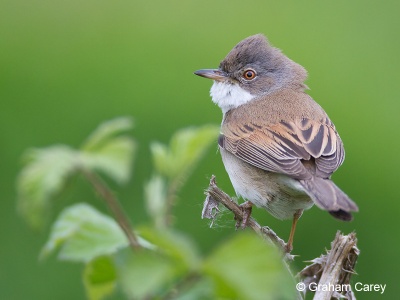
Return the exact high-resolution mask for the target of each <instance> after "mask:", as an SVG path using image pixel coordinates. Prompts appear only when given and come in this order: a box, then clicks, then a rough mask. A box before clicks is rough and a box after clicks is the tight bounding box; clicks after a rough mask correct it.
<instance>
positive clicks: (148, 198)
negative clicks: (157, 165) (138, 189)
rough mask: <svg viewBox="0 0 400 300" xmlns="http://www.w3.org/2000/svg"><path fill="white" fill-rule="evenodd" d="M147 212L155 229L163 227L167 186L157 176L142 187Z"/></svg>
mask: <svg viewBox="0 0 400 300" xmlns="http://www.w3.org/2000/svg"><path fill="white" fill-rule="evenodd" d="M144 194H145V202H146V207H147V211H148V213H149V214H150V216H151V218H152V219H153V221H154V223H155V225H156V227H157V228H162V227H163V226H165V223H166V222H165V218H166V217H167V215H166V214H167V199H166V198H167V186H166V182H165V180H164V179H163V178H162V177H161V176H159V175H155V176H153V177H152V178H151V179H150V181H149V182H147V183H146V185H145V187H144Z"/></svg>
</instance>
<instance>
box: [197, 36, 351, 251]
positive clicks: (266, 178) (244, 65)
mask: <svg viewBox="0 0 400 300" xmlns="http://www.w3.org/2000/svg"><path fill="white" fill-rule="evenodd" d="M195 74H197V75H200V76H203V77H207V78H211V79H214V85H213V87H212V89H211V95H212V98H213V101H214V102H215V103H216V104H218V105H219V106H220V107H221V109H222V111H223V113H224V118H223V121H222V125H221V135H220V138H219V141H218V143H219V146H220V150H221V155H222V159H223V162H224V165H225V168H226V170H227V172H228V174H229V177H230V179H231V181H232V184H233V186H234V188H235V190H236V193H237V194H238V195H239V196H242V197H243V198H244V199H247V200H249V201H250V202H252V203H254V204H256V205H257V206H260V207H264V208H265V209H267V210H268V211H269V212H270V213H271V214H273V215H274V216H275V217H277V218H280V219H284V218H289V217H292V216H295V217H294V225H293V226H295V224H296V221H297V218H299V217H300V215H301V212H302V211H303V210H304V209H308V208H310V207H311V206H312V204H313V203H315V204H316V205H317V206H318V207H320V208H321V209H323V210H327V211H329V212H330V213H331V214H332V215H333V216H334V217H336V218H338V219H341V220H346V221H348V220H351V218H352V216H351V212H353V211H357V210H358V208H357V205H356V204H355V203H354V202H353V201H352V200H351V199H350V198H349V197H348V196H347V195H346V194H345V193H343V192H342V191H341V190H340V189H339V188H338V187H337V186H336V185H335V184H334V183H333V181H331V179H330V177H331V175H332V174H333V173H334V172H335V171H336V170H337V169H338V168H339V166H340V165H341V164H342V163H343V160H344V148H343V143H342V140H341V139H340V137H339V135H338V133H337V131H336V129H335V126H334V125H333V123H332V122H331V120H330V119H329V117H328V115H327V114H326V113H325V111H324V110H323V109H322V108H321V107H320V106H319V105H318V104H317V103H316V102H315V101H314V100H313V99H312V98H311V97H310V96H309V95H307V94H306V93H305V89H306V88H307V86H306V85H305V84H304V80H305V79H306V77H307V73H306V71H305V70H304V68H303V67H302V66H300V65H299V64H297V63H295V62H293V61H292V60H290V59H289V58H287V57H286V56H285V55H284V54H282V53H281V51H280V50H279V49H277V48H274V47H272V46H271V45H270V44H269V43H268V41H267V40H266V38H265V37H264V36H263V35H255V36H251V37H249V38H247V39H245V40H243V41H241V42H240V43H239V44H238V45H236V46H235V47H234V48H233V49H232V50H231V51H230V52H229V53H228V55H227V57H226V58H225V59H224V60H223V61H222V62H221V64H220V67H219V69H216V70H199V71H197V72H196V73H195ZM292 231H294V227H293V230H292ZM292 237H293V236H292V234H291V238H292ZM290 243H291V240H290Z"/></svg>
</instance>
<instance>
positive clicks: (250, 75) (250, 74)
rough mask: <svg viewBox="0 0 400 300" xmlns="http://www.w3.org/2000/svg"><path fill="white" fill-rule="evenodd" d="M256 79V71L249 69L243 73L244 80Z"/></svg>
mask: <svg viewBox="0 0 400 300" xmlns="http://www.w3.org/2000/svg"><path fill="white" fill-rule="evenodd" d="M255 77H256V72H255V71H254V70H251V69H248V70H246V71H244V73H243V78H244V79H246V80H252V79H254V78H255Z"/></svg>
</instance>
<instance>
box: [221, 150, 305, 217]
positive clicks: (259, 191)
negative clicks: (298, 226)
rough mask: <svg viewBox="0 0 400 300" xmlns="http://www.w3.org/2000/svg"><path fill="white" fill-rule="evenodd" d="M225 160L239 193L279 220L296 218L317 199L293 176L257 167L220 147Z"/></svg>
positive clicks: (226, 167) (233, 183)
mask: <svg viewBox="0 0 400 300" xmlns="http://www.w3.org/2000/svg"><path fill="white" fill-rule="evenodd" d="M220 151H221V156H222V161H223V163H224V165H225V169H226V171H227V173H228V175H229V178H230V180H231V182H232V185H233V188H234V189H235V191H236V194H237V195H238V196H240V197H242V198H244V199H246V200H249V201H250V202H252V203H253V204H255V205H256V206H258V207H262V208H265V209H266V210H267V211H268V212H269V213H271V214H272V215H273V216H274V217H276V218H278V219H288V218H292V217H293V214H294V213H295V212H296V211H297V210H299V209H309V208H310V207H311V206H312V205H313V201H312V200H311V198H310V197H309V196H308V195H307V193H306V191H305V190H304V188H303V187H302V185H301V184H300V183H299V182H298V181H297V180H295V179H293V178H290V177H289V176H286V175H283V174H278V173H273V172H267V171H264V170H262V169H259V168H256V167H254V166H252V165H250V164H248V163H246V162H244V161H243V160H241V159H239V158H237V157H236V156H234V155H233V154H231V153H229V152H228V151H226V150H224V149H222V148H220Z"/></svg>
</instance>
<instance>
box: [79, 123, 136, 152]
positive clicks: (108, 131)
mask: <svg viewBox="0 0 400 300" xmlns="http://www.w3.org/2000/svg"><path fill="white" fill-rule="evenodd" d="M132 128H133V122H132V119H131V118H129V117H119V118H115V119H113V120H109V121H106V122H103V123H102V124H100V125H99V126H98V127H97V128H96V129H95V131H94V132H93V133H92V134H91V135H90V136H89V137H88V138H87V140H86V141H85V143H84V144H83V145H82V147H81V149H82V150H83V151H85V152H97V151H98V150H99V149H102V148H103V146H104V144H107V143H108V142H109V141H110V140H112V139H114V138H115V137H116V136H118V135H119V134H121V133H124V132H127V131H129V130H131V129H132Z"/></svg>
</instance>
